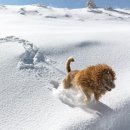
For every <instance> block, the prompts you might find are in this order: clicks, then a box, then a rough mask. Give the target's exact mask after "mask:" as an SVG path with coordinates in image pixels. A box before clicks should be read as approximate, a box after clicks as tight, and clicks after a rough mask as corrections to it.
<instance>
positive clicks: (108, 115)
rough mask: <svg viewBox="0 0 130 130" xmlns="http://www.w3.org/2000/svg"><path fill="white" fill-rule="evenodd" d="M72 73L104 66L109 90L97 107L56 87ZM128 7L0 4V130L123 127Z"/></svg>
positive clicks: (128, 116) (128, 83) (127, 124)
mask: <svg viewBox="0 0 130 130" xmlns="http://www.w3.org/2000/svg"><path fill="white" fill-rule="evenodd" d="M69 56H73V57H74V59H75V62H74V63H73V64H72V65H71V67H72V69H83V68H85V67H87V66H89V65H95V64H99V63H105V64H108V65H110V66H112V68H113V69H114V70H115V72H116V78H117V80H116V88H115V89H113V90H112V91H111V92H108V93H107V94H106V95H104V96H103V97H102V98H101V100H100V102H95V101H92V102H91V103H89V104H88V105H85V104H84V102H83V95H82V94H81V93H80V92H79V90H76V89H69V90H64V89H63V86H62V82H61V81H62V79H63V78H64V77H65V75H66V70H65V67H64V64H65V61H66V59H67V58H68V57H69ZM129 59H130V10H129V9H113V10H107V9H103V8H97V9H91V10H90V9H86V8H82V9H67V8H66V9H58V8H54V7H48V6H44V5H25V6H19V5H15V6H14V5H5V6H4V5H0V130H129V129H130V80H129V77H130V60H129Z"/></svg>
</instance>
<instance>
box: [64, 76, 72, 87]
mask: <svg viewBox="0 0 130 130" xmlns="http://www.w3.org/2000/svg"><path fill="white" fill-rule="evenodd" d="M63 87H64V89H68V88H70V87H71V84H70V81H69V77H66V78H65V79H64V80H63Z"/></svg>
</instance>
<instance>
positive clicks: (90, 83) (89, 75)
mask: <svg viewBox="0 0 130 130" xmlns="http://www.w3.org/2000/svg"><path fill="white" fill-rule="evenodd" d="M73 61H74V59H73V58H72V57H70V58H68V60H67V62H66V70H67V72H68V74H67V76H66V77H65V79H64V80H63V85H64V88H65V89H68V88H70V87H79V88H80V90H81V91H82V92H83V93H84V94H85V101H90V100H91V97H92V95H94V97H95V99H96V100H97V101H98V100H99V99H100V97H101V96H102V95H103V94H105V93H106V92H107V91H111V90H112V89H113V88H115V84H114V81H115V72H114V71H113V70H112V68H111V67H109V66H108V65H106V64H98V65H95V66H90V67H88V68H86V69H83V70H80V71H79V70H74V71H71V68H70V63H71V62H73Z"/></svg>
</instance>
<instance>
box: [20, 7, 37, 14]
mask: <svg viewBox="0 0 130 130" xmlns="http://www.w3.org/2000/svg"><path fill="white" fill-rule="evenodd" d="M18 13H19V14H22V15H38V14H39V12H38V11H37V10H26V9H25V8H20V10H19V11H18Z"/></svg>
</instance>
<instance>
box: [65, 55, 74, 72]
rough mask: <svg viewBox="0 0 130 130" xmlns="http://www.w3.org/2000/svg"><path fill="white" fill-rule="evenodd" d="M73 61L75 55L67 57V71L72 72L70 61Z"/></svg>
mask: <svg viewBox="0 0 130 130" xmlns="http://www.w3.org/2000/svg"><path fill="white" fill-rule="evenodd" d="M71 62H74V58H73V57H69V58H68V59H67V61H66V65H65V67H66V71H67V73H69V72H71V68H70V63H71Z"/></svg>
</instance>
